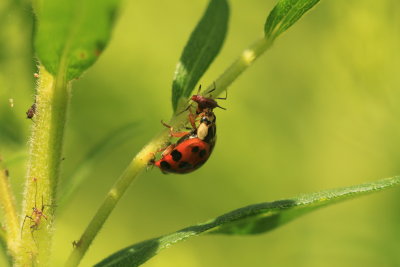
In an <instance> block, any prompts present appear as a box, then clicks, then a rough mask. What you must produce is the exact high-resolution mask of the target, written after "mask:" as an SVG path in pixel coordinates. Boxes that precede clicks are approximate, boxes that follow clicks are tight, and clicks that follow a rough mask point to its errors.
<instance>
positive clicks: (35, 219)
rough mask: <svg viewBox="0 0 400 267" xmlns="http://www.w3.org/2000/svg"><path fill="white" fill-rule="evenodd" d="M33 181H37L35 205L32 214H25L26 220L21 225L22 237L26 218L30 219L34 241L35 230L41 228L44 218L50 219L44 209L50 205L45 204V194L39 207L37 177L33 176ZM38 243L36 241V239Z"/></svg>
mask: <svg viewBox="0 0 400 267" xmlns="http://www.w3.org/2000/svg"><path fill="white" fill-rule="evenodd" d="M33 182H34V183H35V206H34V207H33V208H32V213H31V215H30V216H29V215H25V218H24V221H23V223H22V227H21V238H22V231H23V230H24V226H25V222H26V219H29V220H30V226H29V228H30V229H31V235H32V239H33V241H35V238H34V236H33V232H34V231H36V230H39V225H40V223H41V221H42V218H44V219H46V221H47V220H48V217H47V216H46V215H45V214H44V209H45V208H46V207H49V206H50V205H45V204H43V196H42V205H41V208H40V209H39V208H38V207H37V203H36V198H37V178H33ZM35 243H36V241H35Z"/></svg>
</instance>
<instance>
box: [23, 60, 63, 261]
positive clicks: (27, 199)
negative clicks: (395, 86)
mask: <svg viewBox="0 0 400 267" xmlns="http://www.w3.org/2000/svg"><path fill="white" fill-rule="evenodd" d="M39 70H40V71H39V82H38V86H37V95H36V114H35V115H34V117H33V119H32V120H33V122H32V123H33V126H32V136H31V140H30V151H29V161H28V174H27V180H26V184H25V193H24V202H23V204H24V206H23V212H22V220H23V221H24V222H25V223H23V222H22V224H23V225H22V229H21V246H20V253H18V258H17V264H18V265H20V266H32V265H40V266H46V265H48V260H49V257H50V254H51V253H50V252H51V237H52V232H53V221H54V216H53V215H54V209H55V202H54V200H55V194H56V188H57V184H58V177H59V170H60V163H61V161H62V160H61V159H62V154H61V153H62V143H63V137H64V126H65V122H66V114H67V107H68V103H69V99H70V86H69V84H68V83H67V82H66V80H65V75H64V72H63V71H60V72H59V73H60V74H59V75H57V77H54V76H53V75H51V74H50V73H48V72H47V71H46V70H45V68H44V67H43V66H40V69H39ZM27 216H29V217H30V218H29V217H27ZM39 248H40V249H39Z"/></svg>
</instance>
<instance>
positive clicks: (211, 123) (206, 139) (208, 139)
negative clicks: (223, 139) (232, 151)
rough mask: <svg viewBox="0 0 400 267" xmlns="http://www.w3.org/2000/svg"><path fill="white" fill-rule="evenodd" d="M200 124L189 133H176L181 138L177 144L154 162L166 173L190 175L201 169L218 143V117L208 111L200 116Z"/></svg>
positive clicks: (173, 134)
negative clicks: (216, 142)
mask: <svg viewBox="0 0 400 267" xmlns="http://www.w3.org/2000/svg"><path fill="white" fill-rule="evenodd" d="M200 116H201V118H200V124H199V126H198V127H197V128H194V129H193V130H192V131H190V132H187V133H175V132H173V129H172V127H170V126H168V125H166V124H164V125H165V126H167V127H169V128H170V131H171V136H175V137H181V136H182V137H181V138H180V139H179V140H178V141H177V143H176V144H172V145H170V146H168V147H167V148H166V149H165V150H164V152H163V153H162V157H161V159H159V160H158V161H156V162H154V165H156V166H157V167H159V168H160V169H161V171H162V172H164V173H180V174H184V173H189V172H192V171H194V170H197V169H198V168H200V167H201V166H202V165H203V164H204V163H205V162H206V161H207V160H208V158H209V157H210V154H211V152H212V150H213V148H214V146H215V141H216V125H215V121H216V117H215V115H214V113H213V112H212V110H210V109H206V110H205V111H203V112H202V113H201V114H200Z"/></svg>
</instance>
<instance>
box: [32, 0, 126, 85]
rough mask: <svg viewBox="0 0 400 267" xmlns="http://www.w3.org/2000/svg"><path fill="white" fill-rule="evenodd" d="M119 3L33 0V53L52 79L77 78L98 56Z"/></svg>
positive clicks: (103, 46) (96, 0)
mask: <svg viewBox="0 0 400 267" xmlns="http://www.w3.org/2000/svg"><path fill="white" fill-rule="evenodd" d="M118 3H119V0H68V1H64V0H40V1H39V0H36V1H34V3H33V6H34V11H35V14H36V22H37V23H36V31H35V50H36V53H37V56H38V58H39V60H40V62H41V63H42V64H43V65H44V66H45V68H46V70H47V71H48V72H50V73H51V74H53V75H54V76H55V75H57V74H59V73H65V75H66V80H67V81H69V80H72V79H74V78H78V77H79V76H80V75H81V74H82V72H84V71H85V70H86V69H87V68H89V67H90V66H91V65H92V64H93V63H94V62H95V61H96V60H97V58H98V57H99V55H100V54H101V53H102V51H103V50H104V48H105V47H106V45H107V43H108V41H109V39H110V33H111V29H112V26H113V24H114V20H115V17H116V8H117V4H118Z"/></svg>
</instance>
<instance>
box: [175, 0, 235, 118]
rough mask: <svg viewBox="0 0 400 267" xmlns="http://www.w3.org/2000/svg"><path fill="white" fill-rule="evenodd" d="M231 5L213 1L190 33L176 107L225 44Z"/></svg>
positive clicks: (180, 66)
mask: <svg viewBox="0 0 400 267" xmlns="http://www.w3.org/2000/svg"><path fill="white" fill-rule="evenodd" d="M228 19H229V6H228V3H227V2H226V0H211V1H210V3H209V5H208V7H207V10H206V11H205V13H204V15H203V17H202V18H201V20H200V21H199V23H198V24H197V26H196V28H195V29H194V30H193V32H192V34H191V35H190V38H189V41H188V42H187V44H186V46H185V48H184V50H183V53H182V55H181V58H180V60H179V63H178V65H177V66H176V70H175V77H174V80H173V82H172V106H173V109H174V111H176V109H177V107H178V102H179V99H180V98H182V97H183V98H187V97H188V96H189V95H190V94H191V92H192V91H193V88H194V86H195V85H196V84H197V82H198V81H199V80H200V78H201V76H203V74H204V72H205V71H206V70H207V69H208V67H209V66H210V64H211V63H212V62H213V60H214V59H215V57H216V56H217V55H218V53H219V51H220V49H221V47H222V44H223V43H224V40H225V36H226V32H227V30H228Z"/></svg>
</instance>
